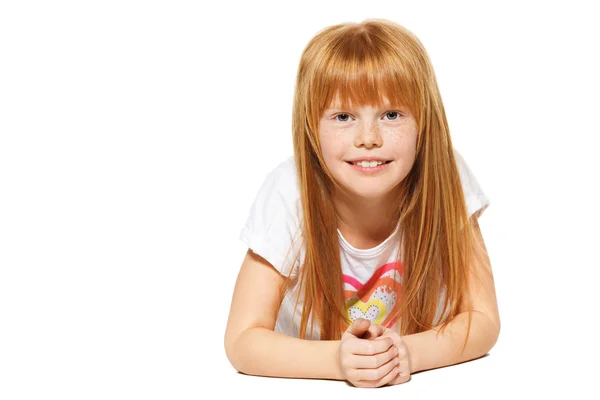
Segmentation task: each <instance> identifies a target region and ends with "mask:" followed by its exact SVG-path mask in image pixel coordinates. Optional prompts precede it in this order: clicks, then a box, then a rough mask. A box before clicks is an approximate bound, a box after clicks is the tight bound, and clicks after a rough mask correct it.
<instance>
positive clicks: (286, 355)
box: [225, 250, 344, 380]
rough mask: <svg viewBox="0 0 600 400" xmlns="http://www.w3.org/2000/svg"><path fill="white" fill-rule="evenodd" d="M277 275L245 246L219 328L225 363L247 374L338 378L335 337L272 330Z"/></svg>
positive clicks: (278, 288) (281, 282)
mask: <svg viewBox="0 0 600 400" xmlns="http://www.w3.org/2000/svg"><path fill="white" fill-rule="evenodd" d="M285 279H286V278H285V277H283V276H282V275H281V274H280V273H279V271H278V270H276V269H275V268H274V267H273V266H272V265H271V264H270V263H269V262H268V261H266V260H265V259H264V258H262V257H261V256H259V255H257V254H255V253H253V252H252V251H251V250H248V252H247V255H246V258H245V259H244V262H243V263H242V267H241V269H240V272H239V275H238V278H237V282H236V284H235V288H234V292H233V297H232V302H231V310H230V312H229V319H228V321H227V328H226V331H225V351H226V354H227V358H228V359H229V361H230V362H231V365H232V366H233V367H234V368H235V369H237V370H238V371H240V372H243V373H245V374H249V375H266V376H278V377H294V378H325V379H338V380H343V379H344V378H343V375H342V372H341V367H340V366H339V365H338V353H337V351H338V349H339V345H340V342H341V341H340V340H324V341H321V340H318V341H317V340H307V339H299V338H296V337H291V336H287V335H284V334H282V333H280V332H275V331H274V327H275V323H276V321H277V314H278V310H279V307H280V304H281V289H282V288H283V285H284V284H285Z"/></svg>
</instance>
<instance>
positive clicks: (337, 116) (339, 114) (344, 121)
mask: <svg viewBox="0 0 600 400" xmlns="http://www.w3.org/2000/svg"><path fill="white" fill-rule="evenodd" d="M340 115H346V116H347V115H348V114H344V113H342V114H338V115H336V116H335V117H334V118H335V120H336V121H340V120H339V119H337V117H339V116H340ZM346 121H347V120H344V121H340V122H346Z"/></svg>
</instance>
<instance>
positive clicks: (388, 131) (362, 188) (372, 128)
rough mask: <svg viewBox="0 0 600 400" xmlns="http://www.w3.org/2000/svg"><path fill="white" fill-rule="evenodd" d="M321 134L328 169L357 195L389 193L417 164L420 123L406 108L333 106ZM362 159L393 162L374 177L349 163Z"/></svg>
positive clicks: (324, 116) (322, 123)
mask: <svg viewBox="0 0 600 400" xmlns="http://www.w3.org/2000/svg"><path fill="white" fill-rule="evenodd" d="M384 104H387V103H385V102H384ZM319 132H320V138H319V140H320V144H321V149H322V151H323V157H324V159H325V163H326V164H327V168H329V170H330V171H331V174H332V175H333V177H334V179H335V180H336V181H337V182H338V183H339V184H340V185H341V186H342V187H344V188H345V189H346V190H348V191H349V192H350V193H352V194H354V195H356V196H360V197H363V198H369V199H375V198H379V197H381V196H383V195H385V194H387V193H389V192H390V191H392V190H393V189H394V188H396V187H397V185H398V184H399V183H401V182H402V181H403V180H404V178H405V177H406V176H407V175H408V173H409V171H410V169H411V168H412V166H413V164H414V161H415V157H416V144H417V134H418V133H417V123H416V121H415V119H414V117H413V116H412V114H411V113H410V112H409V110H408V109H407V108H404V107H400V108H390V107H351V108H350V109H341V108H337V106H336V105H335V104H334V105H333V106H332V107H330V108H328V109H326V110H325V111H324V112H323V114H322V116H321V119H320V121H319ZM363 157H377V158H381V159H384V160H392V161H391V163H390V164H389V165H388V166H387V167H386V168H385V169H384V170H382V171H381V172H379V173H377V174H372V175H371V174H364V173H361V172H359V171H357V170H356V169H355V168H354V167H353V166H352V165H350V164H349V163H348V162H347V161H348V160H354V159H362V158H363Z"/></svg>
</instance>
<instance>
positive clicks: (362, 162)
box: [354, 161, 384, 168]
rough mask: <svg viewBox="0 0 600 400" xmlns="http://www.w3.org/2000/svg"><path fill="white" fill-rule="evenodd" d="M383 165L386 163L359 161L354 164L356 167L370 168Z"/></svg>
mask: <svg viewBox="0 0 600 400" xmlns="http://www.w3.org/2000/svg"><path fill="white" fill-rule="evenodd" d="M383 163H384V161H357V162H355V163H354V165H359V166H361V167H364V168H368V167H376V166H378V165H381V164H383Z"/></svg>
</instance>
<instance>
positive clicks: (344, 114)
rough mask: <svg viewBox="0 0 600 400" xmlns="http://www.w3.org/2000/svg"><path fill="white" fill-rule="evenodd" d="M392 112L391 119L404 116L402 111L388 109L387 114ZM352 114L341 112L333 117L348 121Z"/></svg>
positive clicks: (394, 119)
mask: <svg viewBox="0 0 600 400" xmlns="http://www.w3.org/2000/svg"><path fill="white" fill-rule="evenodd" d="M390 114H391V115H392V117H390V121H396V120H397V119H399V118H400V117H401V116H402V113H400V112H399V111H388V112H386V113H385V115H387V116H390ZM340 116H343V117H344V118H343V119H341V120H340V119H338V117H340ZM349 116H350V114H347V113H340V114H337V115H335V116H334V117H333V118H335V120H336V121H338V122H347V121H348V117H349Z"/></svg>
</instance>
